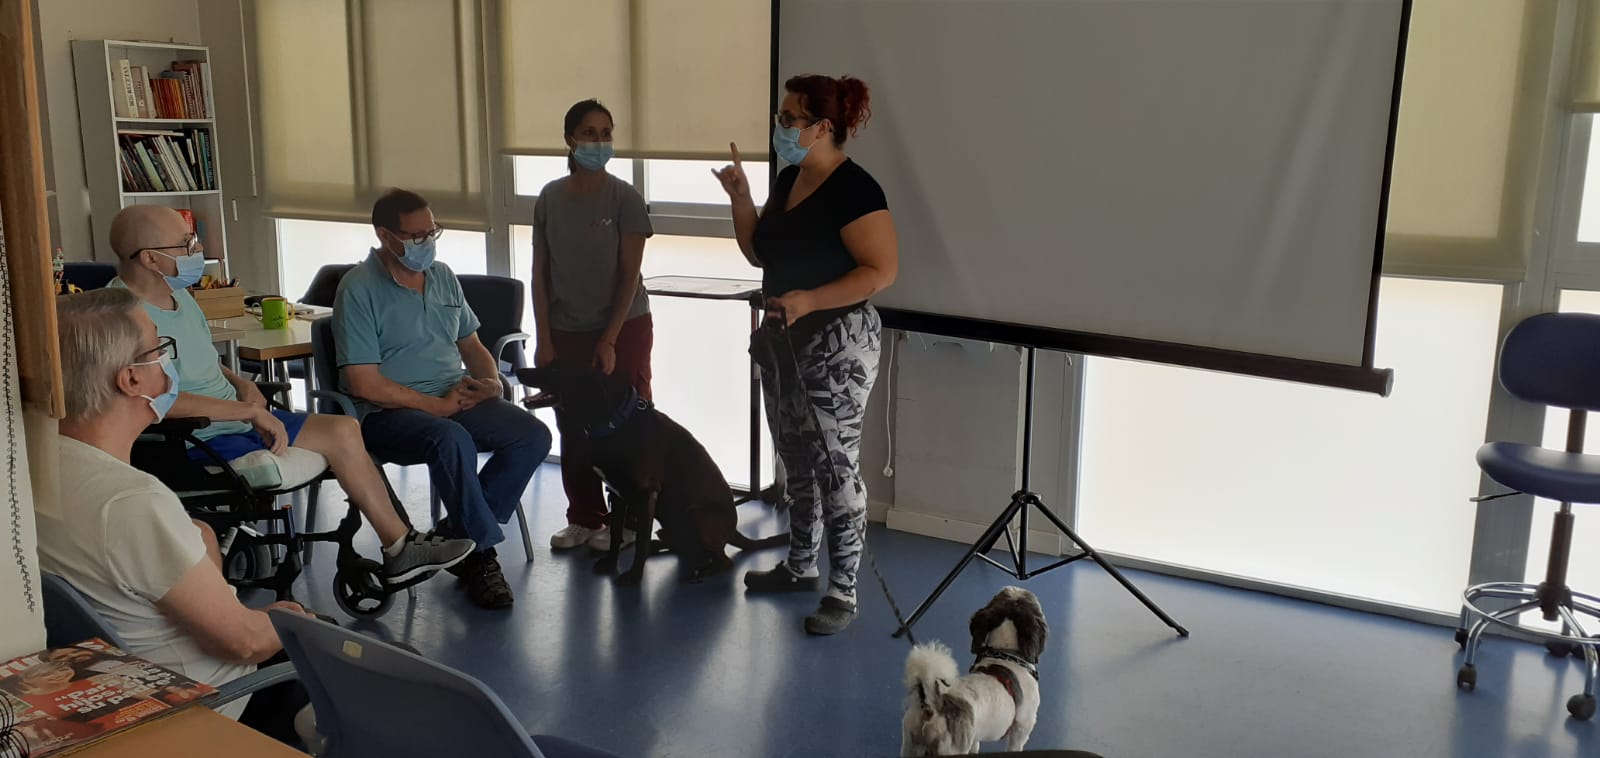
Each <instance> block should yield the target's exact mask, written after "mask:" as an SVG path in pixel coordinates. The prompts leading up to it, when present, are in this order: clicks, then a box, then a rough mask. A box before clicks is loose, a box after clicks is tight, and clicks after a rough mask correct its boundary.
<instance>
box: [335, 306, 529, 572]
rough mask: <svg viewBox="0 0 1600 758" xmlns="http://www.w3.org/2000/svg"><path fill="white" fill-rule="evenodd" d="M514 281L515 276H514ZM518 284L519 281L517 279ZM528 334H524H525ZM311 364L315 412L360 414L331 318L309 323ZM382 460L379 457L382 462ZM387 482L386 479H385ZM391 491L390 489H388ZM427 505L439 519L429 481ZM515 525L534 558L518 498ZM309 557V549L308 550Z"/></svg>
mask: <svg viewBox="0 0 1600 758" xmlns="http://www.w3.org/2000/svg"><path fill="white" fill-rule="evenodd" d="M513 281H514V280H513ZM518 284H521V282H518ZM526 336H527V335H523V337H526ZM311 355H312V358H311V365H312V367H313V370H314V371H315V372H316V376H315V377H312V378H313V379H314V380H315V382H316V384H315V385H314V386H315V387H316V388H317V391H316V392H315V393H313V394H314V395H315V396H316V397H317V398H319V405H318V407H317V409H316V410H317V412H319V413H339V414H343V415H346V416H350V417H351V418H356V419H359V418H361V413H360V412H359V411H357V410H356V405H355V402H354V401H353V400H351V399H350V397H349V396H347V395H345V394H344V393H343V392H341V391H340V389H339V360H338V350H337V348H336V347H335V345H334V340H333V319H332V318H324V319H318V320H317V321H315V322H312V324H311ZM384 462H385V461H379V463H384ZM385 481H386V482H387V479H385ZM316 492H317V490H316V485H312V490H311V498H310V499H309V501H308V502H307V504H306V524H307V525H308V526H307V529H309V528H310V526H309V525H310V524H314V523H316V519H317V499H316ZM391 494H392V492H391ZM428 501H429V509H430V510H431V511H432V512H433V523H434V524H436V525H437V524H438V523H439V514H440V512H441V511H442V510H443V505H442V504H441V502H440V499H439V491H438V490H436V489H434V488H433V486H432V485H431V484H430V485H429V486H428ZM517 526H518V527H519V528H521V530H522V552H523V554H524V555H526V556H527V558H528V560H529V561H532V560H533V538H532V537H531V536H530V535H529V534H528V514H527V512H526V510H525V509H524V508H523V507H522V502H521V501H518V502H517ZM307 557H308V558H309V557H310V555H309V553H308V554H307Z"/></svg>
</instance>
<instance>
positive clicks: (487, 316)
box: [456, 274, 532, 400]
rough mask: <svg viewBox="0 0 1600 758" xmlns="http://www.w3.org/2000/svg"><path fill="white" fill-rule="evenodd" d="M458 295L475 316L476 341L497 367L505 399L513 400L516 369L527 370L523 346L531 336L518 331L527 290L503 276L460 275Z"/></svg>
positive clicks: (517, 281)
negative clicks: (464, 298) (459, 291)
mask: <svg viewBox="0 0 1600 758" xmlns="http://www.w3.org/2000/svg"><path fill="white" fill-rule="evenodd" d="M456 278H457V279H459V280H460V281H461V294H462V295H463V296H464V297H466V299H467V305H469V306H471V307H472V312H473V313H475V314H477V316H478V321H479V322H480V326H479V327H478V339H480V340H482V341H483V345H484V347H487V348H489V354H490V355H493V356H494V359H495V361H496V362H497V363H498V364H499V366H500V386H501V387H503V388H504V389H505V398H506V399H507V400H514V399H515V398H514V397H512V391H511V388H512V386H513V385H519V384H520V382H518V381H517V369H523V368H528V367H529V366H530V365H531V364H529V363H528V358H527V353H526V350H525V348H526V346H527V344H528V340H530V339H532V337H530V336H528V334H527V332H524V331H522V313H523V308H524V307H525V306H526V305H527V301H528V295H527V290H526V289H525V288H524V287H523V285H522V282H521V281H520V280H517V279H512V278H510V277H506V276H485V275H482V274H461V275H460V276H458V277H456Z"/></svg>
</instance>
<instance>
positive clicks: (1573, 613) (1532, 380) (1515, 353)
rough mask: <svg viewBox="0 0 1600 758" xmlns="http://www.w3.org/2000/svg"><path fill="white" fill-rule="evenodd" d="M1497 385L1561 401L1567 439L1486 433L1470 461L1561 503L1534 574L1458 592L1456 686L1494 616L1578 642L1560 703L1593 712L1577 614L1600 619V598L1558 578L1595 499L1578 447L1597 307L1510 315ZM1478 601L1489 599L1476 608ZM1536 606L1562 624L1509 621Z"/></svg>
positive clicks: (1552, 641)
mask: <svg viewBox="0 0 1600 758" xmlns="http://www.w3.org/2000/svg"><path fill="white" fill-rule="evenodd" d="M1500 384H1501V386H1503V387H1505V389H1506V391H1507V392H1509V393H1511V395H1512V396H1513V397H1515V398H1517V399H1518V400H1523V401H1526V402H1529V403H1538V404H1540V405H1545V406H1550V407H1553V408H1564V409H1566V410H1568V411H1569V413H1570V415H1569V416H1568V421H1567V446H1566V449H1565V450H1549V449H1546V448H1543V447H1540V446H1538V445H1529V444H1524V443H1520V442H1491V443H1489V444H1486V445H1484V446H1483V447H1481V448H1479V449H1478V467H1479V468H1481V469H1483V473H1484V474H1485V475H1487V476H1488V477H1489V478H1490V479H1493V480H1494V481H1496V482H1498V483H1500V484H1502V485H1504V486H1506V487H1509V488H1510V489H1511V490H1513V492H1510V493H1506V494H1507V495H1512V494H1528V495H1533V496H1535V497H1542V498H1547V499H1550V500H1555V501H1557V502H1559V503H1561V509H1560V510H1559V511H1558V512H1557V513H1556V515H1555V524H1554V526H1553V528H1552V531H1551V535H1550V560H1549V563H1548V564H1547V565H1546V568H1545V576H1544V581H1543V582H1540V583H1539V584H1531V583H1525V582H1489V583H1485V584H1478V585H1474V586H1472V587H1468V588H1467V590H1466V592H1464V593H1463V594H1462V598H1461V599H1462V608H1461V622H1460V625H1459V626H1458V627H1457V628H1456V642H1458V643H1459V644H1460V645H1461V646H1462V647H1463V649H1465V651H1466V656H1465V658H1464V659H1463V662H1462V666H1461V669H1460V671H1458V672H1457V674H1456V686H1457V687H1459V688H1461V689H1463V690H1467V691H1471V690H1473V689H1475V688H1476V687H1477V684H1478V671H1477V669H1476V667H1475V666H1474V665H1473V662H1474V661H1475V660H1476V658H1477V653H1478V645H1479V643H1480V642H1481V641H1482V638H1483V633H1484V631H1485V630H1486V629H1488V627H1489V626H1491V625H1501V626H1505V627H1508V628H1512V629H1516V630H1518V631H1519V632H1520V633H1522V634H1524V635H1526V634H1532V635H1534V636H1536V637H1538V638H1541V639H1543V640H1544V641H1545V647H1546V648H1547V649H1549V651H1550V652H1551V653H1552V654H1553V655H1557V656H1565V655H1567V654H1569V653H1571V654H1576V653H1577V652H1578V651H1582V655H1583V658H1584V663H1585V672H1584V682H1583V692H1582V693H1579V694H1577V695H1573V696H1572V697H1571V698H1570V699H1569V700H1568V701H1567V711H1568V713H1570V714H1571V715H1572V717H1573V718H1577V719H1589V718H1591V717H1592V716H1594V713H1595V681H1596V678H1597V675H1600V654H1597V651H1596V647H1597V646H1600V638H1597V637H1591V636H1589V631H1588V630H1587V629H1585V628H1584V626H1583V624H1582V623H1581V622H1580V621H1579V618H1580V616H1585V617H1589V618H1593V619H1600V597H1595V596H1593V595H1585V594H1581V593H1576V592H1573V591H1572V589H1571V588H1570V587H1568V586H1567V563H1568V559H1569V558H1570V557H1571V555H1572V523H1573V516H1572V506H1573V504H1574V503H1577V504H1591V505H1592V504H1600V455H1585V454H1584V453H1583V438H1584V429H1585V424H1586V421H1587V420H1588V414H1589V413H1590V412H1594V411H1600V315H1591V314H1586V313H1545V314H1540V315H1538V316H1533V317H1531V318H1529V319H1527V320H1525V321H1523V322H1522V323H1520V324H1517V326H1516V327H1514V328H1513V329H1512V330H1511V333H1510V334H1508V335H1506V340H1505V344H1504V345H1503V346H1502V347H1501V350H1500ZM1503 496H1504V495H1496V496H1493V497H1503ZM1486 499H1493V498H1486ZM1485 600H1488V601H1492V602H1493V607H1485V606H1484V605H1483V604H1482V601H1485ZM1535 609H1537V610H1538V611H1539V612H1540V614H1541V615H1542V616H1543V617H1544V618H1545V619H1546V620H1548V621H1559V622H1561V632H1560V633H1556V632H1547V631H1542V630H1536V629H1529V628H1524V627H1519V626H1515V621H1516V619H1517V617H1518V616H1519V615H1521V614H1522V613H1524V612H1526V611H1531V610H1535ZM1597 631H1600V630H1597Z"/></svg>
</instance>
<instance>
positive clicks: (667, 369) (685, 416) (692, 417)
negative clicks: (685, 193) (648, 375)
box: [511, 226, 772, 487]
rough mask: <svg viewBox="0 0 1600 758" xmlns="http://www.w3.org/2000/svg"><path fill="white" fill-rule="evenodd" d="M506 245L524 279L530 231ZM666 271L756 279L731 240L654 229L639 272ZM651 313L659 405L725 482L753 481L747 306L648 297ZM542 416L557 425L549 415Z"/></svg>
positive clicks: (529, 325) (529, 264) (765, 447)
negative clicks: (713, 463)
mask: <svg viewBox="0 0 1600 758" xmlns="http://www.w3.org/2000/svg"><path fill="white" fill-rule="evenodd" d="M511 242H512V265H513V267H514V268H513V271H514V275H515V276H516V277H517V278H519V279H522V280H523V281H529V280H530V279H531V278H532V272H533V228H532V227H530V226H513V227H511ZM667 274H674V275H681V276H716V277H725V278H738V279H753V278H760V273H759V272H758V271H757V270H756V269H753V268H751V267H750V265H749V264H748V263H746V262H745V260H744V256H743V255H740V253H739V247H738V244H737V243H735V242H734V241H733V240H731V239H722V238H717V237H677V236H669V235H662V234H658V235H656V236H654V237H651V238H650V241H649V243H647V244H646V245H645V257H644V276H645V277H646V278H649V277H652V276H661V275H667ZM650 311H651V314H652V318H653V319H654V322H655V345H654V347H653V349H652V351H651V372H652V374H653V378H652V381H651V384H652V388H653V389H654V390H655V400H656V403H657V405H659V406H660V407H661V409H662V410H663V411H665V412H666V413H667V414H669V415H671V416H672V418H673V419H675V420H676V421H677V422H678V423H680V424H682V425H683V426H684V428H686V429H688V430H689V431H690V432H692V433H693V434H694V435H695V437H696V438H698V439H699V440H700V443H701V444H703V445H705V446H706V450H707V451H709V452H710V453H711V458H712V459H713V460H715V461H716V462H717V466H718V467H720V468H721V469H722V474H723V476H725V477H727V478H728V481H729V483H731V484H733V485H734V486H741V487H742V486H744V485H746V484H747V481H746V480H748V479H749V478H750V411H749V406H750V400H749V397H750V355H749V353H748V352H747V348H748V347H749V343H750V308H749V306H747V305H745V304H744V303H738V302H726V301H709V300H689V299H685V298H673V297H653V298H651V299H650ZM524 324H525V326H524V329H523V330H524V331H526V332H528V333H529V334H537V330H536V329H535V325H534V319H533V311H532V309H531V308H530V309H529V310H528V312H527V315H526V316H525V317H524ZM539 413H540V414H541V415H540V417H541V418H542V419H544V421H545V423H546V424H548V425H549V426H550V428H551V429H552V430H555V418H554V416H553V414H551V413H550V412H549V411H540V412H539ZM762 437H763V439H762V448H761V456H762V457H761V460H762V469H761V470H762V471H771V470H772V445H771V443H770V441H768V439H767V436H766V434H765V427H763V435H762Z"/></svg>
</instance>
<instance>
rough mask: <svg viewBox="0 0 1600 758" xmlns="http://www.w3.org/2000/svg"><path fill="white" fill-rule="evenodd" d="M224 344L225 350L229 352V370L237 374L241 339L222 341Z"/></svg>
mask: <svg viewBox="0 0 1600 758" xmlns="http://www.w3.org/2000/svg"><path fill="white" fill-rule="evenodd" d="M222 346H223V351H224V352H225V353H227V356H226V358H227V361H228V370H229V371H232V372H233V373H235V374H237V373H239V341H238V340H228V341H227V342H224V343H222Z"/></svg>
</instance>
